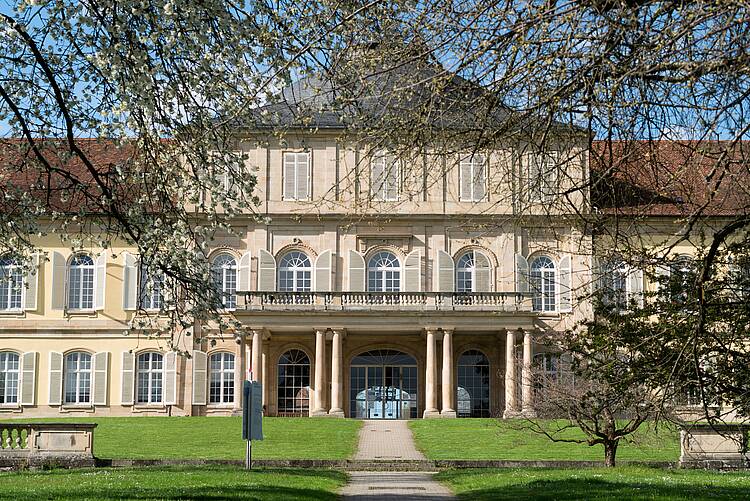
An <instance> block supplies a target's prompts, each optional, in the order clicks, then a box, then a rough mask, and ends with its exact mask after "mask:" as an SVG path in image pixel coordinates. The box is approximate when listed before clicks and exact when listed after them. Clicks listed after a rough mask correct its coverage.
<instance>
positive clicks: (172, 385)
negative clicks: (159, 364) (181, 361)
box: [164, 351, 177, 405]
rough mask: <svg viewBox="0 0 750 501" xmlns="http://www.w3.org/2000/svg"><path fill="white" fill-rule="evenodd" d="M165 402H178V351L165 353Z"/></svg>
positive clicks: (170, 403) (172, 403)
mask: <svg viewBox="0 0 750 501" xmlns="http://www.w3.org/2000/svg"><path fill="white" fill-rule="evenodd" d="M164 403H165V404H166V405H175V404H176V403H177V353H175V352H173V351H170V352H167V353H166V354H165V355H164Z"/></svg>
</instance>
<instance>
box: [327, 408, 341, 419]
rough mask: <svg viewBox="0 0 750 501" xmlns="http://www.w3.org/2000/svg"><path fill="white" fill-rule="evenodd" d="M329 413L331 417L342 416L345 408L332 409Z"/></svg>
mask: <svg viewBox="0 0 750 501" xmlns="http://www.w3.org/2000/svg"><path fill="white" fill-rule="evenodd" d="M328 415H329V416H331V417H337V418H342V417H344V410H343V409H331V410H330V411H328Z"/></svg>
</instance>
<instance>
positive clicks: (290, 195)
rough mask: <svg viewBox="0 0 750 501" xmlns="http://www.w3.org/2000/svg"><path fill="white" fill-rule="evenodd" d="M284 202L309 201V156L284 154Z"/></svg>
mask: <svg viewBox="0 0 750 501" xmlns="http://www.w3.org/2000/svg"><path fill="white" fill-rule="evenodd" d="M283 177H284V200H309V199H310V154H309V153H307V152H304V153H292V152H287V153H284V173H283Z"/></svg>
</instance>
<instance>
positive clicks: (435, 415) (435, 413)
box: [422, 409, 440, 419]
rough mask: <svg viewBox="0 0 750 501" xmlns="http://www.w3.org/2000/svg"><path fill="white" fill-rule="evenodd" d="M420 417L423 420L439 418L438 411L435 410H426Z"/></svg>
mask: <svg viewBox="0 0 750 501" xmlns="http://www.w3.org/2000/svg"><path fill="white" fill-rule="evenodd" d="M422 417H423V418H424V419H431V418H439V417H440V411H439V410H437V409H426V410H425V411H424V414H422Z"/></svg>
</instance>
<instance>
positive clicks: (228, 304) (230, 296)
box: [211, 253, 238, 311]
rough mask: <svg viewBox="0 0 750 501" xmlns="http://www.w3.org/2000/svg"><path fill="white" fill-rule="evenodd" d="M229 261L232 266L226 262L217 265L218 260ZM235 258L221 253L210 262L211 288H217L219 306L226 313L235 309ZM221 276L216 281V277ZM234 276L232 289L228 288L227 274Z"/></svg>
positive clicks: (236, 277) (236, 278)
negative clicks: (219, 300)
mask: <svg viewBox="0 0 750 501" xmlns="http://www.w3.org/2000/svg"><path fill="white" fill-rule="evenodd" d="M227 258H228V259H231V260H232V264H229V263H228V262H225V263H221V264H218V263H217V261H219V260H220V259H227ZM219 267H220V268H219ZM237 270H238V268H237V258H235V257H234V256H233V255H231V254H228V253H221V254H218V255H217V256H215V257H214V258H213V259H212V260H211V280H212V281H213V282H214V283H213V286H214V287H217V288H219V289H220V290H219V291H217V292H220V293H221V306H222V308H224V309H225V310H226V311H233V310H234V309H235V308H236V307H237V280H238V276H237ZM219 273H220V274H221V276H220V280H216V278H217V275H218V274H219ZM230 273H233V274H234V279H233V283H234V287H233V288H232V287H229V282H230V280H229V274H230Z"/></svg>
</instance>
